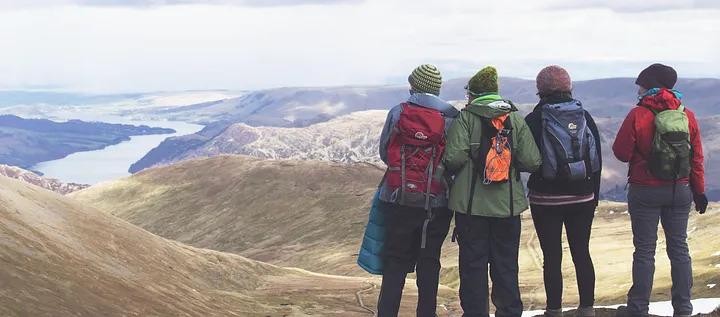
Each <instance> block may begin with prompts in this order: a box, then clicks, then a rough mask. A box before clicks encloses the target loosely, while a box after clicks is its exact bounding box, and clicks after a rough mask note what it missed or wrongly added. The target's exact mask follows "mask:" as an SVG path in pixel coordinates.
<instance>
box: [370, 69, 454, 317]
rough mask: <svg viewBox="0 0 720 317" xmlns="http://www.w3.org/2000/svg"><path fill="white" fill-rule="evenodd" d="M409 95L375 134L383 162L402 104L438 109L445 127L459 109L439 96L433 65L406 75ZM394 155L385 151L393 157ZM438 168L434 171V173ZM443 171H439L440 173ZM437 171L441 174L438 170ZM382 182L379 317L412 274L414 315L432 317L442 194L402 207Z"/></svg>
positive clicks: (446, 215)
mask: <svg viewBox="0 0 720 317" xmlns="http://www.w3.org/2000/svg"><path fill="white" fill-rule="evenodd" d="M408 82H409V83H410V87H411V89H410V97H409V98H408V100H407V102H406V103H403V104H401V105H398V106H395V107H394V108H392V110H390V113H388V117H387V121H386V122H385V127H384V128H383V131H382V135H381V136H380V158H381V159H382V160H383V162H385V163H386V164H389V163H388V161H389V160H388V146H389V145H390V143H391V140H392V139H393V137H394V135H397V133H399V131H398V129H397V125H398V122H399V120H400V114H401V113H402V111H403V106H404V105H405V106H408V105H412V106H417V107H422V108H428V109H433V110H437V111H438V112H440V113H441V114H442V116H443V117H444V119H445V129H446V131H447V128H448V127H449V126H450V124H451V122H452V120H453V118H454V117H456V116H457V115H458V113H459V112H458V111H457V110H455V108H453V106H452V105H450V104H449V103H447V102H445V101H443V100H442V99H440V98H439V97H438V95H439V94H440V87H441V85H442V77H441V76H440V72H439V71H438V70H437V68H436V67H435V66H432V65H421V66H419V67H417V68H416V69H415V70H414V71H413V72H412V74H411V75H410V76H409V77H408ZM392 154H394V153H390V155H392ZM440 168H442V166H438V167H437V171H439V170H440ZM443 170H444V169H443ZM440 173H442V171H440ZM396 196H398V194H397V193H394V190H392V189H390V187H389V185H388V184H386V181H385V180H383V184H382V185H381V187H380V202H379V208H380V211H381V213H382V217H384V219H385V244H384V248H383V250H382V252H381V258H382V263H383V264H382V266H383V279H382V286H381V288H380V298H379V299H378V307H377V308H378V315H377V316H378V317H395V316H398V312H399V309H400V302H401V298H402V293H403V288H404V287H405V279H406V277H407V274H408V273H411V272H413V271H415V272H416V273H417V279H416V283H417V287H418V303H417V310H416V315H417V316H418V317H435V316H436V308H437V292H438V285H439V279H440V250H441V248H442V244H443V241H445V237H446V236H447V234H448V231H449V230H450V221H451V219H452V213H451V212H450V210H448V209H447V192H443V193H440V194H437V195H432V197H431V198H430V199H429V200H426V199H423V200H425V203H424V204H423V205H422V206H420V205H418V206H415V205H414V204H405V203H401V202H402V199H400V200H399V201H398V199H396V198H397V197H396Z"/></svg>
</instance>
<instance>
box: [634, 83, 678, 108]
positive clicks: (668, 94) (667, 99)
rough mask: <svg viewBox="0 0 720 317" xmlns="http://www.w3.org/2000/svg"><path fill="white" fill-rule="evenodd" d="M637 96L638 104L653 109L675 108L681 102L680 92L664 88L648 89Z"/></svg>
mask: <svg viewBox="0 0 720 317" xmlns="http://www.w3.org/2000/svg"><path fill="white" fill-rule="evenodd" d="M639 98H640V102H639V103H638V106H641V107H646V108H649V109H650V110H655V111H663V110H676V109H678V108H679V107H680V105H681V104H682V101H681V99H682V94H681V93H680V92H679V91H676V90H669V89H665V88H661V89H658V88H654V89H650V90H648V92H647V93H645V94H644V95H642V96H640V97H639Z"/></svg>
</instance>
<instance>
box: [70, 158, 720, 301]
mask: <svg viewBox="0 0 720 317" xmlns="http://www.w3.org/2000/svg"><path fill="white" fill-rule="evenodd" d="M381 176H382V170H380V169H379V168H377V167H374V166H370V165H365V164H352V165H348V164H338V163H329V162H318V161H293V160H289V161H288V160H281V161H273V160H259V159H256V158H249V157H242V156H218V157H213V158H208V159H196V160H188V161H185V162H181V163H177V164H174V165H171V166H167V167H161V168H154V169H149V170H146V171H143V172H141V173H138V174H136V175H134V176H132V177H129V178H126V179H122V180H119V181H116V182H111V183H106V184H102V185H98V186H95V187H91V188H89V189H86V190H83V191H80V192H77V193H75V194H72V195H71V197H73V198H74V199H78V200H80V201H82V202H85V203H87V204H89V205H92V206H95V207H97V208H98V209H100V210H104V211H106V212H109V213H111V214H113V215H115V216H118V217H120V218H122V219H125V220H127V221H129V222H131V223H133V224H136V225H138V226H140V227H142V228H145V229H147V230H148V231H150V232H153V233H156V234H158V235H160V236H163V237H165V238H168V239H173V240H178V241H180V242H183V243H188V244H190V245H193V246H196V247H203V248H209V249H215V250H219V251H223V252H231V253H236V254H239V255H242V256H246V257H249V258H251V259H255V260H260V261H264V262H268V263H272V264H276V265H280V266H289V267H299V268H303V269H308V270H312V271H315V272H320V273H325V274H333V275H344V276H357V277H363V276H364V277H368V275H367V274H366V273H364V272H363V271H361V270H360V269H359V268H358V267H357V265H356V264H355V260H356V254H357V250H358V247H359V243H360V238H361V236H362V232H363V230H364V226H365V223H366V221H367V210H368V208H369V203H370V199H371V196H372V195H373V193H374V190H375V188H376V186H377V183H378V182H379V180H380V178H381ZM718 207H720V206H713V209H712V210H711V211H709V212H708V213H707V214H706V215H703V216H701V215H697V214H696V213H693V215H692V217H691V224H690V227H689V228H690V229H689V230H690V238H689V243H690V246H691V251H692V257H693V260H694V263H695V265H694V267H695V276H696V283H695V288H694V290H693V292H694V294H696V296H697V297H698V298H700V297H720V289H717V288H711V287H709V286H708V285H711V284H718V279H719V278H720V267H719V266H717V265H718V264H720V256H719V255H718V251H720V245H718V244H717V243H714V242H710V243H708V241H713V240H712V237H713V236H714V235H715V226H714V223H717V222H718V221H720V208H718ZM631 237H632V235H631V231H630V224H629V217H628V215H627V208H626V206H625V204H622V203H613V202H603V203H602V204H601V206H600V207H599V208H598V211H597V214H596V220H595V224H594V227H593V240H592V245H591V248H592V253H593V255H594V260H595V266H596V269H597V275H598V278H597V280H598V286H597V300H598V304H605V305H609V304H615V303H619V302H622V301H623V300H624V297H625V292H626V291H627V289H628V288H629V286H630V279H629V277H630V263H631V261H630V259H631V258H632V238H631ZM522 242H523V243H522V247H521V251H520V267H521V288H522V293H523V300H524V302H525V304H526V307H527V308H528V309H540V308H541V307H542V305H543V301H544V293H543V292H542V285H543V284H542V258H541V254H542V253H541V251H540V248H539V244H538V242H537V238H536V237H535V234H534V229H533V227H532V220H531V218H530V215H529V213H526V214H525V215H524V216H523V233H522ZM662 245H663V240H662V239H661V241H660V242H659V249H658V255H659V256H658V257H657V272H658V276H657V279H656V282H655V286H656V287H655V290H654V293H653V300H665V299H666V298H667V296H668V295H667V294H668V291H669V287H670V280H669V274H667V272H669V262H668V260H667V258H665V257H664V256H662V254H663V250H664V247H663V246H662ZM566 251H567V247H566ZM457 252H458V250H457V245H456V244H454V243H451V242H450V240H449V239H448V240H447V241H446V244H445V247H444V251H443V261H442V262H443V267H444V269H443V275H442V284H443V285H444V286H447V287H450V288H456V287H457V286H458V277H457V254H458V253H457ZM565 259H566V261H564V271H565V272H572V270H571V268H572V262H571V261H570V255H569V252H566V254H565ZM660 272H663V273H660ZM568 277H569V280H567V284H566V285H568V286H567V288H566V293H565V294H566V295H565V298H566V302H567V305H570V306H571V305H572V304H573V303H575V301H576V300H577V294H576V291H575V289H574V287H571V286H572V285H574V283H573V280H572V278H573V277H572V273H571V274H569V276H568Z"/></svg>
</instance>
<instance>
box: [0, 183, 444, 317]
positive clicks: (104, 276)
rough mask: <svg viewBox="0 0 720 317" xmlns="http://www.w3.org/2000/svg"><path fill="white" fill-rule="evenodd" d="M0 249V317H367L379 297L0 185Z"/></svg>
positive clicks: (368, 284)
mask: <svg viewBox="0 0 720 317" xmlns="http://www.w3.org/2000/svg"><path fill="white" fill-rule="evenodd" d="M0 243H1V244H2V247H1V248H0V260H2V263H3V264H2V265H0V281H2V283H0V316H37V317H43V316H48V317H50V316H113V317H114V316H118V317H120V316H223V317H224V316H242V317H245V316H258V317H265V316H307V315H316V316H320V315H322V316H367V315H368V311H367V310H365V309H364V308H363V307H361V306H360V305H359V302H358V298H362V299H363V300H364V302H365V305H366V307H373V305H374V304H375V299H376V298H377V295H378V294H377V289H376V287H377V286H376V285H377V284H378V282H377V280H374V279H366V278H349V277H337V276H328V275H320V274H314V273H310V272H307V271H303V270H299V269H285V268H279V267H277V266H273V265H269V264H265V263H260V262H257V261H253V260H248V259H246V258H243V257H240V256H238V255H233V254H227V253H221V252H216V251H210V250H203V249H196V248H193V247H190V246H187V245H184V244H181V243H178V242H174V241H169V240H166V239H163V238H160V237H158V236H155V235H153V234H150V233H148V232H147V231H144V230H142V229H140V228H138V227H135V226H133V225H131V224H129V223H127V222H125V221H122V220H120V219H117V218H115V217H113V216H110V215H108V214H105V213H103V212H100V211H98V210H96V209H93V208H89V207H86V206H84V205H82V204H80V203H78V202H77V201H74V200H72V199H69V198H66V197H63V196H60V195H57V194H54V193H52V192H50V191H46V190H44V189H41V188H39V187H35V186H32V185H29V184H25V183H22V182H20V181H17V180H12V179H9V178H6V177H3V176H0ZM373 285H375V287H373ZM409 288H410V290H409V291H408V292H407V300H406V301H405V303H404V305H403V307H402V311H403V312H407V313H409V312H411V311H414V307H412V302H413V301H414V299H415V298H417V293H416V292H415V291H413V290H412V287H409ZM441 296H442V297H441V303H444V304H446V305H448V306H449V307H450V308H451V309H453V311H455V312H457V305H456V304H455V303H456V301H457V300H456V295H455V292H454V291H451V290H449V289H446V288H444V289H442V290H441ZM440 316H448V314H447V313H443V312H441V315H440Z"/></svg>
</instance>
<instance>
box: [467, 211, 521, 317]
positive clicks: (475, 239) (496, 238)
mask: <svg viewBox="0 0 720 317" xmlns="http://www.w3.org/2000/svg"><path fill="white" fill-rule="evenodd" d="M455 217H456V218H455V223H456V226H457V241H458V244H459V246H460V305H462V308H463V312H464V314H463V317H488V316H490V303H489V301H488V297H489V296H488V295H489V294H488V293H489V290H488V267H489V269H490V278H491V279H492V295H491V297H492V302H493V304H494V305H495V316H497V317H520V316H521V315H522V312H523V304H522V300H521V299H520V287H519V284H518V252H519V249H520V216H514V217H508V218H494V217H482V216H467V215H466V214H461V213H457V214H456V216H455Z"/></svg>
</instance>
